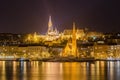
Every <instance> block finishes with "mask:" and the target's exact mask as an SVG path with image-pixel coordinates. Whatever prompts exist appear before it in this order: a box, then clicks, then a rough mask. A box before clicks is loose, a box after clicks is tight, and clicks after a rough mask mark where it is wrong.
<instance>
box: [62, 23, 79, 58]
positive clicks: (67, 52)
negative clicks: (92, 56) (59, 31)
mask: <svg viewBox="0 0 120 80" xmlns="http://www.w3.org/2000/svg"><path fill="white" fill-rule="evenodd" d="M62 56H74V57H77V43H76V29H75V23H73V32H72V40H71V39H69V41H68V43H67V45H66V47H65V49H64V51H63V53H62Z"/></svg>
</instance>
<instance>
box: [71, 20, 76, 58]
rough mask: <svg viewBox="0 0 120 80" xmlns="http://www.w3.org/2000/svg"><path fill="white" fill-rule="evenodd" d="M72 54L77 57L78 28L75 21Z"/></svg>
mask: <svg viewBox="0 0 120 80" xmlns="http://www.w3.org/2000/svg"><path fill="white" fill-rule="evenodd" d="M72 55H73V56H75V57H77V43H76V29H75V22H73V33H72Z"/></svg>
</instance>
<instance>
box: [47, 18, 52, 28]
mask: <svg viewBox="0 0 120 80" xmlns="http://www.w3.org/2000/svg"><path fill="white" fill-rule="evenodd" d="M48 27H52V20H51V16H49V22H48Z"/></svg>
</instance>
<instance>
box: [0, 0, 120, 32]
mask: <svg viewBox="0 0 120 80" xmlns="http://www.w3.org/2000/svg"><path fill="white" fill-rule="evenodd" d="M118 1H119V0H0V33H32V32H38V33H41V34H43V33H46V31H47V24H48V18H49V15H51V16H52V21H53V25H54V27H56V28H57V29H58V30H59V31H63V30H64V29H71V28H72V22H76V27H77V28H85V27H87V28H88V29H89V30H92V31H99V32H120V4H119V2H118Z"/></svg>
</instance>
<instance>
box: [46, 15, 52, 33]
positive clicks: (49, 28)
mask: <svg viewBox="0 0 120 80" xmlns="http://www.w3.org/2000/svg"><path fill="white" fill-rule="evenodd" d="M50 32H53V24H52V20H51V16H49V21H48V32H47V33H48V34H49V33H50Z"/></svg>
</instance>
